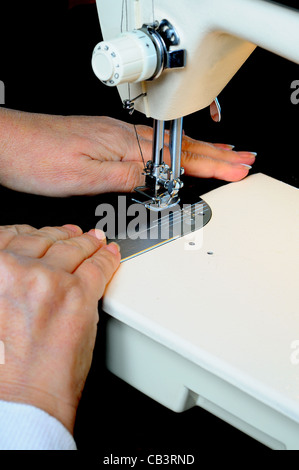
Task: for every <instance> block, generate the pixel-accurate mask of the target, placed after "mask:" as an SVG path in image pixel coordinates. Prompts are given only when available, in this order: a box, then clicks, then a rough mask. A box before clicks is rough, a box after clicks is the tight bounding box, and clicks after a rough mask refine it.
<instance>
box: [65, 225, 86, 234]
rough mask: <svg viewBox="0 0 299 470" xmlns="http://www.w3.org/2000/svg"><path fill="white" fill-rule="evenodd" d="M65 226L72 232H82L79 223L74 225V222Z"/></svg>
mask: <svg viewBox="0 0 299 470" xmlns="http://www.w3.org/2000/svg"><path fill="white" fill-rule="evenodd" d="M63 227H64V228H67V229H68V230H70V231H71V232H74V233H78V232H82V230H81V228H80V227H79V226H78V225H73V224H65V225H63Z"/></svg>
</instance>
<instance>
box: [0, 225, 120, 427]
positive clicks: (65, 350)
mask: <svg viewBox="0 0 299 470" xmlns="http://www.w3.org/2000/svg"><path fill="white" fill-rule="evenodd" d="M119 263H120V254H119V250H118V247H117V245H116V244H114V243H111V244H109V245H106V240H105V238H104V236H103V233H102V232H101V231H96V230H91V231H90V232H88V233H84V234H82V231H81V229H80V228H79V227H77V226H74V225H66V226H63V227H44V228H42V229H40V230H37V229H35V228H33V227H31V226H29V225H13V226H5V227H0V339H1V341H2V343H3V344H4V348H5V364H2V365H0V400H6V401H15V402H21V403H28V404H31V405H34V406H36V407H38V408H41V409H43V410H44V411H46V412H47V413H49V414H50V415H52V416H54V417H55V418H57V419H58V420H60V421H61V422H62V423H63V424H64V426H65V427H66V428H67V429H68V430H69V431H70V432H72V430H73V425H74V421H75V416H76V409H77V406H78V402H79V399H80V396H81V392H82V389H83V387H84V383H85V380H86V377H87V374H88V371H89V369H90V365H91V360H92V353H93V349H94V343H95V337H96V331H97V322H98V300H99V299H100V298H101V297H102V295H103V292H104V289H105V287H106V285H107V283H108V282H109V280H110V279H111V277H112V275H113V274H114V272H115V271H116V269H117V268H118V266H119Z"/></svg>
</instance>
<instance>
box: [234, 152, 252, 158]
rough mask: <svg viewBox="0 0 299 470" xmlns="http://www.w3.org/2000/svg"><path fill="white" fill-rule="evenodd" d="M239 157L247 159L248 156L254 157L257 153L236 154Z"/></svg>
mask: <svg viewBox="0 0 299 470" xmlns="http://www.w3.org/2000/svg"><path fill="white" fill-rule="evenodd" d="M238 154H239V156H241V157H248V155H250V156H252V157H256V156H257V153H256V152H238Z"/></svg>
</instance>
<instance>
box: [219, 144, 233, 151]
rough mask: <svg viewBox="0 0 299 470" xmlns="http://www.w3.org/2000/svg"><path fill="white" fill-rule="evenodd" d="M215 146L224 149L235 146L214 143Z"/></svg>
mask: <svg viewBox="0 0 299 470" xmlns="http://www.w3.org/2000/svg"><path fill="white" fill-rule="evenodd" d="M214 145H215V147H218V148H222V149H225V150H233V149H234V148H235V145H229V144H214Z"/></svg>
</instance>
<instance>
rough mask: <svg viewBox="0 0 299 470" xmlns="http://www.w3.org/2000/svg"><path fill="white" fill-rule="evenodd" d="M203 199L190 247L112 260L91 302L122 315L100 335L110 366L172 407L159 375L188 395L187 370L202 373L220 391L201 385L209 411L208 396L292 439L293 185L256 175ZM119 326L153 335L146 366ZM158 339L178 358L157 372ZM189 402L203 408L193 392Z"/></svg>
mask: <svg viewBox="0 0 299 470" xmlns="http://www.w3.org/2000/svg"><path fill="white" fill-rule="evenodd" d="M203 198H204V200H206V202H207V203H208V204H209V205H210V206H211V208H212V211H213V215H212V219H211V221H210V222H209V223H208V224H207V225H206V226H205V227H204V229H202V230H203V242H202V244H201V243H200V240H201V237H199V238H198V243H195V245H193V246H192V249H190V245H189V241H190V239H189V238H188V236H187V238H186V237H184V238H181V239H178V240H175V241H173V242H171V243H168V244H166V245H163V246H160V247H159V248H157V249H155V250H152V251H150V252H147V253H145V254H143V255H142V256H138V257H136V258H133V259H131V260H129V261H126V262H125V263H123V264H122V265H121V267H120V269H119V271H118V272H117V273H116V275H115V277H114V278H113V281H112V282H111V283H110V285H109V287H108V289H107V292H106V294H105V297H104V303H103V309H104V310H105V311H106V312H107V313H108V314H109V315H111V316H112V317H114V318H115V319H116V320H119V324H120V325H124V328H123V330H124V333H123V335H122V334H120V336H119V338H118V340H117V342H116V341H115V342H114V341H113V340H112V341H110V345H109V349H110V352H109V356H110V359H111V364H112V369H113V370H114V371H115V373H117V374H118V375H120V374H122V378H124V380H127V381H128V382H129V383H131V384H132V385H135V386H136V387H137V388H139V389H141V390H142V391H144V393H148V394H149V395H150V396H153V398H155V399H156V400H158V401H161V402H162V403H163V404H165V405H166V406H169V407H170V408H172V409H175V408H176V407H177V408H178V409H184V406H181V405H178V406H177V405H176V404H174V403H175V401H173V400H174V398H173V397H174V396H179V395H180V394H181V392H180V393H179V395H176V393H177V392H176V389H175V390H174V391H173V394H174V395H171V393H170V392H169V390H171V386H170V385H169V384H171V383H172V382H173V381H174V382H173V383H176V384H178V383H179V385H180V388H181V390H182V389H186V397H189V398H190V396H191V397H192V393H191V392H196V394H197V395H199V396H200V393H201V387H203V388H204V389H205V388H207V387H206V385H205V384H206V382H205V381H203V382H202V383H201V382H200V381H198V380H197V378H196V377H197V374H199V375H198V377H200V376H201V375H200V374H202V373H203V372H205V373H206V374H209V376H210V377H212V379H211V380H212V381H213V380H214V381H215V380H216V382H217V384H218V385H217V387H218V388H219V387H220V386H221V387H222V389H221V388H219V390H220V391H219V394H220V396H221V397H223V396H225V397H226V399H225V400H224V399H223V398H221V400H222V402H219V403H218V401H217V400H218V398H217V397H216V398H215V397H213V394H215V393H216V391H215V388H214V387H211V386H210V387H208V388H207V390H205V393H206V395H205V399H206V400H207V402H208V403H209V402H210V403H212V404H214V405H213V406H212V407H210V408H211V409H210V411H212V412H215V414H217V413H216V411H215V407H216V408H217V406H218V408H220V409H221V410H222V412H223V413H224V414H225V413H226V412H227V414H228V415H229V416H233V417H234V419H233V420H232V424H234V425H236V426H237V427H240V429H243V430H244V431H245V432H248V433H250V432H251V431H252V429H253V430H256V432H253V435H254V437H256V438H257V439H259V438H260V440H262V442H265V441H266V442H267V438H265V436H268V435H269V436H272V437H271V439H272V440H271V439H270V441H271V442H272V445H273V446H274V447H275V445H274V444H273V443H275V442H276V441H277V442H279V443H282V446H286V447H287V448H294V447H296V442H297V443H298V447H297V448H299V392H298V390H299V341H298V340H299V290H298V279H299V191H298V190H297V189H295V188H294V187H291V186H289V185H286V184H284V183H281V182H279V181H277V180H275V179H273V178H270V177H267V176H265V175H262V174H257V175H252V176H249V177H247V178H246V179H245V180H243V181H241V182H238V183H232V184H228V185H225V186H223V187H221V188H219V189H217V190H215V191H212V192H210V193H208V194H206V195H204V196H203ZM186 248H188V249H186ZM113 321H114V320H113ZM127 327H128V328H129V330H130V331H131V333H130V334H131V336H132V335H134V334H138V335H141V337H142V338H143V337H145V338H148V341H150V342H151V343H153V344H154V345H156V347H154V346H151V347H150V348H149V350H151V351H154V353H151V354H149V355H148V358H147V367H146V368H145V364H144V363H142V359H141V357H142V354H141V352H142V350H143V348H145V347H146V345H145V341H143V340H141V341H139V349H140V354H139V351H138V341H137V342H136V341H135V342H132V344H135V345H136V348H135V350H134V353H132V354H131V353H130V350H129V347H128V344H130V342H129V343H128V341H127V339H126V338H127V336H128V333H126V332H125V330H127ZM118 329H119V328H118ZM121 329H122V328H121ZM113 337H114V333H113V334H112V336H111V338H113ZM121 338H122V339H121ZM122 344H123V345H124V348H123V349H122V354H121V355H119V354H118V352H117V351H119V348H120V347H121V345H122ZM296 345H297V350H296ZM132 347H133V346H132ZM161 348H162V349H163V351H168V353H166V355H169V354H172V355H173V357H172V358H171V361H172V364H176V363H177V364H179V363H181V362H182V361H183V365H182V367H180V366H179V365H178V367H177V368H176V367H175V365H173V366H172V367H166V369H165V370H164V371H163V373H162V370H163V367H164V365H165V361H164V362H163V357H164V353H162V352H161V351H162V350H161ZM159 351H160V352H161V354H160V352H159ZM126 352H127V353H128V355H127V356H126ZM159 355H160V360H157V357H158V356H159ZM134 357H135V359H134V360H133V358H134ZM150 357H152V359H153V364H152V365H149V364H150V362H149V361H150ZM174 357H176V358H177V360H175V359H174ZM110 359H109V357H108V363H109V361H110ZM163 364H164V365H163ZM186 364H188V365H186ZM151 367H152V368H153V370H155V369H157V370H158V371H160V373H161V374H162V375H161V377H164V382H167V384H168V385H167V387H168V388H167V390H168V391H167V393H165V390H164V389H163V381H161V387H160V390H159V387H158V385H159V381H158V380H157V381H156V382H155V381H152V384H150V383H148V382H149V379H148V376H147V375H148V374H147V370H148V369H149V368H151ZM188 368H189V372H188V377H189V378H188V379H187V378H186V373H187V372H186V371H187V369H188ZM118 370H119V371H120V372H118ZM142 371H143V372H142ZM179 371H181V374H179ZM196 371H198V372H196ZM167 373H168V375H169V377H167ZM179 375H180V376H179ZM185 380H186V381H188V383H184V381H185ZM208 383H210V382H208ZM192 384H193V385H192ZM217 387H216V388H217ZM230 390H233V391H234V392H232V391H230ZM224 392H225V393H224ZM190 393H191V395H190ZM189 398H188V400H189ZM180 400H181V399H179V402H180ZM188 400H187V401H188ZM252 401H254V403H255V405H254V406H253V405H252ZM194 403H197V404H199V405H200V406H204V405H203V404H202V403H201V402H200V400H197V398H195V399H194ZM194 403H193V404H194ZM215 403H216V404H217V403H218V405H217V406H216V405H215ZM246 407H248V409H247V408H246ZM261 407H262V408H263V412H261V410H259V408H261ZM253 408H254V410H255V412H252V413H250V412H249V411H250V410H252V409H253ZM223 413H222V414H223ZM223 419H225V417H223ZM238 419H239V420H240V421H241V423H243V424H242V425H240V426H238V423H237V421H238ZM228 420H229V419H228ZM244 423H245V428H244ZM249 430H251V431H250V432H249ZM260 436H264V437H263V438H261V437H260ZM279 445H280V444H279ZM279 445H278V447H279Z"/></svg>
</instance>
